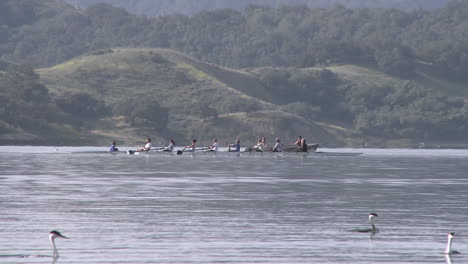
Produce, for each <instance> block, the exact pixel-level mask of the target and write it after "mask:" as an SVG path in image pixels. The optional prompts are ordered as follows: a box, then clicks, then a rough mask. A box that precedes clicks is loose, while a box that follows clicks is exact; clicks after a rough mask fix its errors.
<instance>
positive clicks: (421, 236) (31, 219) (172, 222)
mask: <svg viewBox="0 0 468 264" xmlns="http://www.w3.org/2000/svg"><path fill="white" fill-rule="evenodd" d="M94 149H99V148H67V149H61V150H60V151H56V152H54V151H53V150H52V148H47V147H34V148H31V147H27V148H26V147H19V148H13V147H1V148H0V153H2V154H0V209H1V213H0V223H1V234H0V263H53V259H52V258H48V257H41V258H34V257H28V258H22V257H18V255H26V256H28V255H37V254H45V255H47V254H52V250H51V247H50V245H49V241H48V233H49V231H51V230H54V229H56V230H59V231H61V232H62V233H63V234H64V235H67V236H69V237H70V239H68V240H66V239H57V246H58V248H59V253H60V255H61V257H60V258H59V259H58V260H56V263H450V262H453V263H467V262H468V177H467V175H468V173H467V172H468V151H463V150H357V151H362V152H364V154H363V155H361V156H321V155H309V156H305V157H303V156H296V155H266V154H265V155H251V154H247V155H241V156H231V155H219V154H218V155H212V154H200V155H185V153H184V155H181V156H177V155H174V156H165V155H140V156H129V155H125V154H119V155H111V154H97V153H94V154H93V153H81V154H76V153H75V154H70V152H78V151H83V150H94ZM101 149H102V148H101ZM324 151H345V152H347V151H356V150H346V149H345V150H324ZM370 212H375V213H378V214H379V217H378V219H377V227H378V228H379V229H380V232H379V233H377V234H375V235H373V236H371V235H370V234H366V233H355V232H350V230H351V229H354V228H367V227H368V226H369V224H368V222H367V215H368V213H370ZM447 232H456V237H455V240H454V248H455V249H456V250H458V251H461V252H462V253H465V254H461V255H455V256H454V257H453V258H452V259H446V257H445V255H444V254H443V251H444V249H445V245H446V239H447V237H446V234H447Z"/></svg>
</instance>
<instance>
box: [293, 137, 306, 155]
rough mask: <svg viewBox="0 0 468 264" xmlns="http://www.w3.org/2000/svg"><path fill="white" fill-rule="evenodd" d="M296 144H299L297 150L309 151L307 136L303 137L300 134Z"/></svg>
mask: <svg viewBox="0 0 468 264" xmlns="http://www.w3.org/2000/svg"><path fill="white" fill-rule="evenodd" d="M295 144H296V145H297V149H296V152H307V142H306V140H305V138H302V136H299V137H298V138H297V140H296V143H295Z"/></svg>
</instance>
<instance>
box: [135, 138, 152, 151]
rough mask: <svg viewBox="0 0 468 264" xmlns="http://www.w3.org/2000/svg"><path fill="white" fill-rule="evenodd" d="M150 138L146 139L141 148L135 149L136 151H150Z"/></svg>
mask: <svg viewBox="0 0 468 264" xmlns="http://www.w3.org/2000/svg"><path fill="white" fill-rule="evenodd" d="M151 146H152V144H151V138H147V139H146V145H145V146H144V147H142V148H139V149H137V150H136V151H149V150H150V149H151Z"/></svg>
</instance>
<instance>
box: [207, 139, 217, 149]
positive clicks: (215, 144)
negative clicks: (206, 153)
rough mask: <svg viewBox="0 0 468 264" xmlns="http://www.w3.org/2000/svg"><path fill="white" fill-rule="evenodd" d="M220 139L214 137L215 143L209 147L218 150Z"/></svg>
mask: <svg viewBox="0 0 468 264" xmlns="http://www.w3.org/2000/svg"><path fill="white" fill-rule="evenodd" d="M218 148H219V146H218V140H217V139H216V138H214V139H213V145H211V146H210V147H209V150H210V151H214V152H218Z"/></svg>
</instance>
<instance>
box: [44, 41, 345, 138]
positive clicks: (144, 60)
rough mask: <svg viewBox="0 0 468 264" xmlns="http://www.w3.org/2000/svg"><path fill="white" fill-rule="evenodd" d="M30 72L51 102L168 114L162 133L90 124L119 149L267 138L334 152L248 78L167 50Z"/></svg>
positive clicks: (116, 54)
mask: <svg viewBox="0 0 468 264" xmlns="http://www.w3.org/2000/svg"><path fill="white" fill-rule="evenodd" d="M37 72H38V73H39V75H40V76H41V80H42V81H43V82H44V84H45V85H46V86H47V87H49V88H50V89H51V91H52V92H54V93H57V94H62V93H64V92H87V93H90V94H92V95H94V96H96V97H98V98H101V99H103V100H104V101H105V102H106V104H108V105H113V104H118V103H120V102H121V101H122V100H124V99H126V98H144V97H145V98H153V99H154V100H156V101H157V102H158V103H159V104H161V105H162V106H164V107H167V108H169V113H170V116H169V117H170V123H169V125H168V129H160V128H144V129H143V128H134V127H131V126H130V125H129V124H128V123H126V122H125V120H124V119H122V118H120V117H115V116H114V117H107V118H105V119H102V120H100V121H99V122H95V123H94V124H93V128H92V130H91V132H92V133H94V134H95V135H99V136H102V137H105V138H108V139H109V140H110V139H116V140H118V141H119V142H121V143H122V144H136V143H137V142H141V138H142V137H144V136H145V135H151V136H152V137H154V138H155V139H156V141H157V142H158V143H159V142H161V141H165V139H168V138H175V139H176V141H178V143H179V145H182V144H185V142H187V143H188V141H189V139H190V138H192V137H195V138H198V139H199V140H200V141H201V142H202V144H208V143H209V141H210V140H211V138H213V137H219V138H220V140H221V142H222V143H223V144H225V143H226V144H227V142H230V141H233V140H234V139H235V138H237V137H241V139H242V140H243V142H244V143H246V144H251V143H254V141H255V139H256V138H258V137H260V136H266V137H267V138H268V139H270V142H271V140H272V139H273V138H274V137H277V136H278V137H282V138H284V139H286V141H292V140H293V139H294V138H295V137H297V135H299V134H301V135H303V136H305V137H307V138H308V139H309V142H314V141H320V142H323V141H326V142H330V145H340V144H341V142H339V141H338V140H337V139H336V138H334V136H333V135H332V134H330V133H328V132H327V131H326V130H325V129H322V128H321V126H320V125H317V124H315V123H311V122H307V121H305V120H304V119H303V118H301V117H298V116H295V115H292V114H290V113H285V112H283V111H281V110H280V108H279V107H278V106H275V105H273V104H270V103H268V102H266V101H265V100H268V99H269V98H268V93H266V92H265V90H264V88H263V87H262V86H261V85H260V84H259V83H258V82H257V81H256V80H255V78H254V77H252V76H251V75H250V74H248V73H246V72H243V71H239V70H231V69H227V68H223V67H220V66H217V65H212V64H207V63H203V62H201V61H198V60H195V59H193V58H190V57H187V56H185V55H183V54H180V53H178V52H175V51H171V50H164V49H113V50H112V51H109V52H107V53H105V52H103V53H101V54H95V55H93V54H89V55H83V56H80V57H78V58H75V59H72V60H70V61H67V62H65V63H63V64H60V65H56V66H54V67H52V68H47V69H39V70H37ZM259 98H260V99H259ZM262 99H264V100H262ZM197 104H208V105H209V106H210V107H212V108H214V109H216V111H217V112H218V113H219V117H218V118H206V119H200V118H199V116H198V115H197V114H195V113H193V111H192V109H193V106H194V105H197ZM245 106H254V108H255V111H251V112H250V113H245V112H243V111H244V110H243V109H244V107H245ZM181 141H182V142H181ZM106 143H107V142H106Z"/></svg>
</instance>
